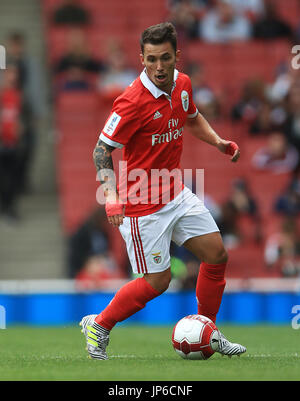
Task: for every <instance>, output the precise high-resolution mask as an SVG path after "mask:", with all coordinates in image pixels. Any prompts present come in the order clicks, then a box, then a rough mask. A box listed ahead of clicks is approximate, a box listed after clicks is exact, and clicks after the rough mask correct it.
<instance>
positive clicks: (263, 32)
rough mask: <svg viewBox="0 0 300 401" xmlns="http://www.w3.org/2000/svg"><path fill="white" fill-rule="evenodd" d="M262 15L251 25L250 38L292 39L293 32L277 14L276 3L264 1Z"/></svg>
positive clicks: (270, 0) (272, 0) (269, 0)
mask: <svg viewBox="0 0 300 401" xmlns="http://www.w3.org/2000/svg"><path fill="white" fill-rule="evenodd" d="M264 8H265V11H264V14H263V15H262V16H261V17H260V18H258V20H257V21H255V22H254V24H253V32H252V36H253V38H255V39H265V40H267V39H279V38H286V39H292V38H293V30H292V28H291V27H290V26H289V24H288V23H286V22H285V21H284V20H282V19H281V17H280V15H279V14H278V12H277V8H276V2H275V1H274V0H266V1H265V5H264Z"/></svg>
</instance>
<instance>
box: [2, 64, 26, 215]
mask: <svg viewBox="0 0 300 401" xmlns="http://www.w3.org/2000/svg"><path fill="white" fill-rule="evenodd" d="M21 109H22V99H21V92H20V90H19V89H18V69H17V68H16V67H15V66H12V65H8V66H7V68H6V70H4V72H3V76H2V85H1V90H0V208H1V212H2V213H3V214H4V216H5V217H6V218H7V220H8V221H16V220H17V219H18V218H19V215H18V210H17V200H18V193H19V191H18V185H19V174H20V163H19V148H20V146H19V145H20V141H21V135H22V125H21Z"/></svg>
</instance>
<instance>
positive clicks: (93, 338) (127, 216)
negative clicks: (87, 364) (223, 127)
mask: <svg viewBox="0 0 300 401" xmlns="http://www.w3.org/2000/svg"><path fill="white" fill-rule="evenodd" d="M140 44H141V54H140V58H141V63H142V65H143V66H144V70H143V71H142V73H141V74H140V76H139V77H138V78H137V79H136V80H135V81H134V82H133V83H132V84H131V85H130V86H129V87H128V88H127V89H126V90H125V91H124V93H123V94H122V95H120V96H119V97H118V98H117V99H116V100H115V102H114V104H113V108H112V111H111V113H110V115H109V116H108V119H107V121H106V124H105V126H104V128H103V130H102V132H101V134H100V137H99V140H98V143H97V145H96V147H95V150H94V154H93V157H94V163H95V166H96V169H97V174H98V177H99V180H100V182H101V184H102V186H103V188H104V190H105V200H106V205H105V208H106V214H107V216H108V220H109V222H110V223H111V224H112V225H114V226H115V227H119V230H120V232H121V234H122V236H123V238H124V240H125V242H126V246H127V252H128V256H129V259H130V262H131V265H132V269H133V271H134V273H140V274H143V276H142V277H138V278H136V279H134V280H132V281H129V282H128V283H126V284H125V285H124V286H123V287H122V288H120V289H119V290H118V291H117V293H116V294H115V296H114V298H113V299H112V301H111V302H110V303H109V305H108V306H107V307H106V308H105V309H104V310H103V311H102V312H101V313H100V314H99V315H88V316H85V317H83V319H82V320H81V322H80V325H81V326H82V332H83V333H84V335H85V337H86V340H87V349H88V353H89V356H90V357H92V358H95V359H107V358H108V357H107V353H106V347H107V345H108V342H109V333H110V330H112V328H113V327H114V326H115V325H116V323H118V322H121V321H123V320H125V319H127V318H128V317H130V316H132V315H133V314H134V313H136V312H138V311H139V310H141V309H142V308H144V306H145V305H146V303H147V302H149V301H151V300H152V299H153V298H155V297H157V296H159V295H160V294H162V293H163V292H164V291H166V290H167V288H168V286H169V283H170V281H171V269H170V254H169V249H170V242H171V240H173V241H174V242H175V243H176V244H178V245H179V246H181V245H183V246H185V247H186V248H187V249H188V250H189V251H191V252H192V253H193V254H194V255H196V257H198V258H199V261H201V264H200V269H199V276H198V279H197V283H196V298H197V303H198V313H199V314H201V315H205V316H207V317H208V318H210V319H211V320H212V321H214V322H215V321H216V315H217V313H218V310H219V307H220V304H221V300H222V295H223V291H224V287H225V279H224V275H225V269H226V264H227V253H226V250H225V249H224V245H223V242H222V238H221V235H220V232H219V229H218V227H217V225H216V223H215V221H214V220H213V218H212V216H211V214H210V212H209V211H208V209H207V208H206V207H205V205H204V204H203V201H201V200H200V199H199V198H198V197H197V196H196V195H195V194H193V193H192V192H191V191H190V190H189V189H188V188H187V187H185V186H184V184H183V182H182V180H181V176H180V174H179V173H178V172H179V171H180V156H181V152H182V142H183V127H184V125H186V126H187V127H188V129H189V131H190V132H191V133H192V134H193V135H195V136H196V137H197V138H199V140H202V141H204V142H207V143H209V144H211V145H212V146H215V147H216V149H218V150H219V151H221V152H222V153H225V154H228V155H230V157H231V161H232V162H236V161H237V160H238V158H239V155H240V151H239V148H238V146H237V144H236V143H234V142H232V141H229V140H225V139H222V138H220V137H219V136H218V135H217V133H216V132H215V131H214V130H213V129H212V128H211V127H210V125H209V124H208V122H207V121H206V120H205V119H204V118H203V116H202V115H201V114H200V113H199V112H198V110H197V108H196V106H195V105H194V103H193V97H192V87H191V81H190V78H189V77H188V76H187V75H185V74H183V73H181V72H178V70H177V69H176V68H175V66H176V63H177V62H178V60H179V56H180V51H179V50H178V49H177V34H176V30H175V28H174V26H173V25H172V24H171V23H169V22H165V23H161V24H158V25H155V26H151V27H149V28H147V29H146V30H145V31H144V32H143V33H142V35H141V40H140ZM115 148H122V149H123V160H124V162H123V163H124V166H125V167H124V169H123V170H122V173H121V177H120V178H119V185H118V189H116V186H115V180H114V175H113V174H111V172H113V171H114V170H113V168H114V167H113V162H112V155H111V154H112V152H113V150H114V149H115ZM125 162H126V164H125ZM162 171H163V172H165V173H166V172H167V173H169V176H168V177H167V174H165V176H164V174H161V172H162ZM170 173H172V174H170ZM219 335H220V340H219V348H218V352H220V353H221V354H223V355H229V356H231V355H240V354H241V353H243V352H245V351H246V348H245V347H243V346H242V345H240V344H236V343H231V342H230V341H228V340H227V339H226V338H225V337H224V335H223V334H221V333H219Z"/></svg>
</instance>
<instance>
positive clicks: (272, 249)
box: [264, 218, 300, 277]
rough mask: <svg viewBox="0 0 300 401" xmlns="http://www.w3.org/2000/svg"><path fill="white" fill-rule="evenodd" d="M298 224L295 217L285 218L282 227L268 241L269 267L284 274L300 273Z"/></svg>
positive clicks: (266, 252)
mask: <svg viewBox="0 0 300 401" xmlns="http://www.w3.org/2000/svg"><path fill="white" fill-rule="evenodd" d="M299 238H300V236H299V232H298V229H297V224H296V221H295V219H293V218H285V219H284V220H283V222H282V225H281V229H280V230H279V231H278V232H275V233H274V234H272V235H270V237H269V238H268V239H267V241H266V245H265V251H264V260H265V264H266V266H267V267H268V268H269V269H272V270H277V271H279V272H280V273H281V274H282V275H283V276H285V277H288V276H297V275H299V273H300V240H299Z"/></svg>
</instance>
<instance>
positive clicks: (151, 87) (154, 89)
mask: <svg viewBox="0 0 300 401" xmlns="http://www.w3.org/2000/svg"><path fill="white" fill-rule="evenodd" d="M177 77H178V70H176V69H175V70H174V82H173V88H172V91H173V89H174V88H175V85H176V79H177ZM140 80H141V82H142V84H143V85H144V86H145V88H147V89H148V90H149V92H150V93H151V94H152V95H153V96H154V97H155V99H157V98H159V97H160V96H161V95H165V96H167V97H168V96H169V95H168V94H167V93H166V92H164V91H162V90H161V89H159V88H158V87H157V86H156V85H154V83H153V82H152V81H151V79H150V78H149V77H148V75H147V73H146V68H144V70H143V71H142V72H141V75H140Z"/></svg>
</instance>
